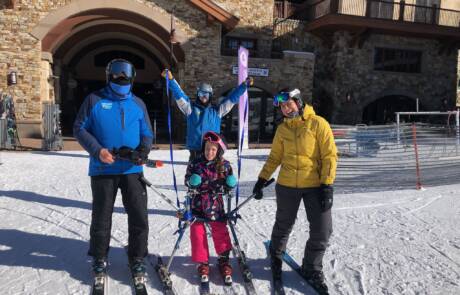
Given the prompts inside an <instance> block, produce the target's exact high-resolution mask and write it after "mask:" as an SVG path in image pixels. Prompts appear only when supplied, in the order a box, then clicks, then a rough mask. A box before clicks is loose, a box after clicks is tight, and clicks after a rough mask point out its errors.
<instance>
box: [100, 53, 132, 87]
mask: <svg viewBox="0 0 460 295" xmlns="http://www.w3.org/2000/svg"><path fill="white" fill-rule="evenodd" d="M105 77H106V82H107V84H108V83H109V82H115V83H117V82H119V83H117V84H121V85H128V84H131V85H132V84H133V83H134V78H135V77H136V69H135V68H134V66H133V64H132V63H130V62H129V61H127V60H125V59H122V58H116V59H113V60H111V61H110V62H109V63H108V64H107V67H106V68H105ZM123 81H125V82H123Z"/></svg>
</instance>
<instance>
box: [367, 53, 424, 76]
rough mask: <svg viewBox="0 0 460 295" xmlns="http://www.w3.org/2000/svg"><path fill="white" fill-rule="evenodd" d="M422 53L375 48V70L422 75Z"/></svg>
mask: <svg viewBox="0 0 460 295" xmlns="http://www.w3.org/2000/svg"><path fill="white" fill-rule="evenodd" d="M421 64H422V52H421V51H417V50H405V49H392V48H375V51H374V70H376V71H390V72H403V73H420V72H421Z"/></svg>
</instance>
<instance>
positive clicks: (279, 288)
mask: <svg viewBox="0 0 460 295" xmlns="http://www.w3.org/2000/svg"><path fill="white" fill-rule="evenodd" d="M273 291H274V293H275V295H285V294H286V291H284V285H283V281H282V280H279V279H278V280H275V279H273Z"/></svg>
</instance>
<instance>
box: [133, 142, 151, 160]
mask: <svg viewBox="0 0 460 295" xmlns="http://www.w3.org/2000/svg"><path fill="white" fill-rule="evenodd" d="M135 151H136V152H138V159H139V160H140V164H139V165H142V164H144V163H145V162H146V161H147V160H148V158H149V153H150V149H149V148H148V147H146V146H144V145H142V144H140V145H139V146H138V147H137V148H136V150H135Z"/></svg>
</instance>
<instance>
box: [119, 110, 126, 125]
mask: <svg viewBox="0 0 460 295" xmlns="http://www.w3.org/2000/svg"><path fill="white" fill-rule="evenodd" d="M120 114H121V129H122V130H125V110H124V109H123V107H121V106H120Z"/></svg>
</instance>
